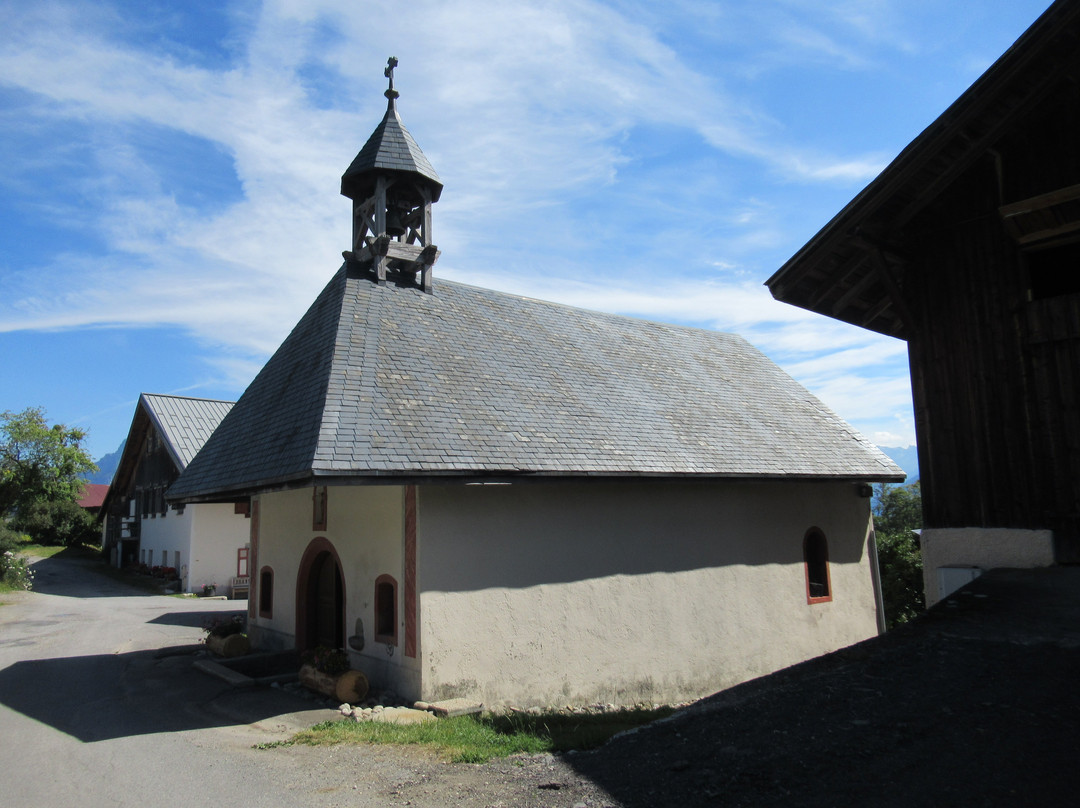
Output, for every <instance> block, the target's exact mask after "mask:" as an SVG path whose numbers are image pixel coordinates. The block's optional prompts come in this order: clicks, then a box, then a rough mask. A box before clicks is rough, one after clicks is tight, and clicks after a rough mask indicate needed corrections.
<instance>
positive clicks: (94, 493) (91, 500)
mask: <svg viewBox="0 0 1080 808" xmlns="http://www.w3.org/2000/svg"><path fill="white" fill-rule="evenodd" d="M107 493H109V486H107V485H102V484H101V483H87V484H86V485H85V486H84V487H83V493H82V496H81V497H79V500H78V504H79V507H81V508H100V507H101V503H102V502H104V501H105V495H106V494H107Z"/></svg>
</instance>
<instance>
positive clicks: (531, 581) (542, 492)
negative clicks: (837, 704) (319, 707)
mask: <svg viewBox="0 0 1080 808" xmlns="http://www.w3.org/2000/svg"><path fill="white" fill-rule="evenodd" d="M418 514H419V516H418V521H419V536H420V541H419V559H420V560H419V568H420V578H419V584H420V590H421V596H420V597H421V608H420V626H421V629H420V638H421V645H420V649H421V657H422V660H423V668H422V677H423V687H422V690H423V697H424V698H443V697H451V696H468V697H473V698H479V699H481V700H483V701H484V703H485V704H488V705H495V704H500V703H512V704H517V705H531V704H552V703H581V702H594V701H605V702H608V701H610V702H616V703H632V702H637V701H640V700H645V701H654V700H655V701H672V700H679V699H683V698H691V697H697V696H701V695H703V694H706V693H710V692H714V691H716V690H718V689H721V688H723V687H727V686H730V685H732V684H735V683H737V682H740V681H743V680H746V679H749V678H752V677H755V676H758V675H761V674H764V673H768V672H770V671H773V670H776V669H778V668H781V667H785V666H787V665H790V664H793V663H795V662H798V661H801V660H803V659H806V658H809V657H812V656H816V655H819V654H822V653H825V652H828V651H831V650H834V649H836V648H839V647H843V646H846V645H849V644H851V643H854V642H857V641H860V640H862V639H865V638H867V637H870V636H873V635H874V634H876V632H877V623H876V616H875V615H876V604H875V598H874V592H873V584H872V579H871V572H870V567H869V560H868V553H867V534H868V528H869V516H870V502H869V500H868V499H864V498H860V497H858V496H857V495H856V493H855V487H854V486H853V485H850V484H821V483H784V484H740V483H715V484H695V483H688V484H681V483H680V484H676V483H642V482H627V483H624V484H618V485H614V484H593V485H576V486H575V485H565V484H548V485H509V486H495V485H487V486H443V487H440V486H425V487H422V488H421V489H420V496H419V508H418ZM812 526H816V527H818V528H820V529H821V530H822V531H823V532H824V534H825V536H826V537H827V540H828V549H829V556H830V565H829V566H830V576H831V583H832V593H833V600H832V601H831V602H827V603H817V604H813V605H809V604H808V603H807V597H806V583H805V573H804V565H803V557H802V542H803V537H804V535H805V533H806V531H807V529H808V528H810V527H812Z"/></svg>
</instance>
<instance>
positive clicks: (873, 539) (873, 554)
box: [867, 514, 886, 635]
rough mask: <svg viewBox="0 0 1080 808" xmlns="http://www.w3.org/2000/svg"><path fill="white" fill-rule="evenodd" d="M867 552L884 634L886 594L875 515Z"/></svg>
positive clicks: (880, 632) (872, 517)
mask: <svg viewBox="0 0 1080 808" xmlns="http://www.w3.org/2000/svg"><path fill="white" fill-rule="evenodd" d="M867 544H868V547H867V552H868V553H869V555H870V578H871V580H873V582H874V603H875V604H876V605H877V629H878V634H879V635H881V634H884V633H885V631H886V624H885V596H884V595H883V594H882V591H881V569H880V568H879V567H878V553H877V532H876V531H875V530H874V516H873V514H871V515H870V532H869V534H868V538H867Z"/></svg>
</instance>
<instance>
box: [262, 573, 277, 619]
mask: <svg viewBox="0 0 1080 808" xmlns="http://www.w3.org/2000/svg"><path fill="white" fill-rule="evenodd" d="M273 616H274V571H273V570H272V569H271V568H270V567H263V568H262V570H261V571H260V572H259V617H273Z"/></svg>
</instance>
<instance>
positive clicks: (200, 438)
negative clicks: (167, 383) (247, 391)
mask: <svg viewBox="0 0 1080 808" xmlns="http://www.w3.org/2000/svg"><path fill="white" fill-rule="evenodd" d="M232 406H233V402H231V401H217V400H214V399H208V398H189V397H187V396H172V395H156V394H154V393H143V394H142V395H140V396H139V402H138V404H136V405H135V414H134V416H132V419H131V426H130V427H129V428H128V436H127V440H125V441H124V451H123V453H122V454H121V455H120V462H119V463H118V464H117V466H116V472H115V473H114V474H113V479H112V484H111V485H110V486H108V493H107V494H106V496H105V501H104V502H103V503H102V510H107V507H108V505H110V504H111V502H112V500H113V499H114V498H116V497H122V496H125V495H126V494H127V493H128V488H129V483H130V481H131V477H132V475H133V474H134V473H135V469H136V468H137V467H138V464H139V462H138V461H139V457H140V454H141V452H142V451H143V446H144V443H145V439H146V438H145V436H146V434H147V433H148V432H149V431H150V429H151V427H154V428H156V429H157V433H158V435H160V436H161V439H162V443H163V444H164V446H165V449H166V451H167V452H168V454H169V458H170V459H171V460H172V462H173V465H174V466H176V470H177V471H183V470H184V468H186V467H187V465H188V463H190V462H191V460H192V459H193V458H194V457H195V455H196V454H197V453H198V451H199V450H200V449H201V448H202V447H203V444H204V443H206V441H207V439H208V438H209V437H210V435H211V434H213V432H214V430H215V429H216V428H217V426H218V424H220V423H221V420H222V418H224V417H225V415H226V414H227V413H228V412H229V410H230V409H231V408H232Z"/></svg>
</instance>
